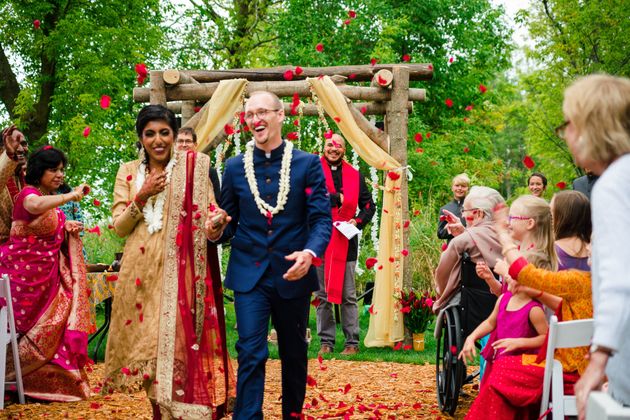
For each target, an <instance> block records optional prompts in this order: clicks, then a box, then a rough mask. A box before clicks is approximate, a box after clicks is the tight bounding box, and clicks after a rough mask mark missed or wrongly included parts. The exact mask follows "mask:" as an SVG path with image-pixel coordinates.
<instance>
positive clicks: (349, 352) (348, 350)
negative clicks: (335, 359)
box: [341, 346, 359, 356]
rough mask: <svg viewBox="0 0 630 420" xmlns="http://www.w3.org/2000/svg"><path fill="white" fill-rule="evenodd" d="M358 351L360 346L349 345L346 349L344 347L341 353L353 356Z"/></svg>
mask: <svg viewBox="0 0 630 420" xmlns="http://www.w3.org/2000/svg"><path fill="white" fill-rule="evenodd" d="M358 352H359V348H358V347H354V346H347V347H346V348H345V349H343V351H342V352H341V354H342V355H344V356H352V355H353V354H357V353H358Z"/></svg>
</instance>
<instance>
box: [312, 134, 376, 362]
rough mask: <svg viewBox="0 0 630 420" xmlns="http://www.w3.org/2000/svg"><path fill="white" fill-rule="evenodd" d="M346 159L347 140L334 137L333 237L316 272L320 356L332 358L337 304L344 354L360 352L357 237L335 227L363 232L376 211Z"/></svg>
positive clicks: (330, 148) (330, 179) (330, 158)
mask: <svg viewBox="0 0 630 420" xmlns="http://www.w3.org/2000/svg"><path fill="white" fill-rule="evenodd" d="M345 153H346V142H345V140H344V138H343V137H341V136H340V135H338V134H333V135H332V137H331V138H330V139H328V140H326V144H325V145H324V156H323V157H322V159H321V161H322V169H323V170H324V176H325V178H326V187H327V189H328V193H329V195H330V207H331V211H332V221H333V233H332V236H331V239H330V243H329V244H328V248H327V249H326V254H325V258H324V264H323V265H322V266H320V267H317V275H318V277H319V291H317V292H315V294H316V296H317V297H318V298H319V301H320V303H319V305H318V306H317V334H318V335H319V338H320V345H321V347H320V354H324V353H332V352H333V350H334V348H335V335H336V325H335V319H334V316H333V311H332V304H333V303H336V304H340V305H341V323H342V327H343V333H344V336H345V338H346V343H345V347H344V350H343V351H342V352H341V354H346V355H350V354H356V353H357V352H358V351H359V310H358V305H357V294H356V287H355V283H354V277H355V272H354V270H355V267H356V264H357V250H358V243H359V240H358V238H359V237H358V235H357V236H354V237H352V239H348V238H347V237H346V236H344V235H343V234H342V233H341V232H340V231H339V230H338V229H337V228H335V227H336V226H337V225H338V224H340V223H344V222H346V223H349V224H352V225H354V226H356V227H357V228H358V229H362V228H363V227H365V225H367V224H368V223H369V222H370V220H372V216H374V212H375V206H374V202H373V201H372V194H371V193H370V191H369V190H368V188H367V186H366V184H365V178H364V177H363V176H362V175H361V174H360V173H359V171H357V170H356V169H354V168H353V167H352V166H351V165H350V164H348V163H347V162H345V161H344V159H343V158H344V155H345Z"/></svg>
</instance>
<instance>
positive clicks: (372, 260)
mask: <svg viewBox="0 0 630 420" xmlns="http://www.w3.org/2000/svg"><path fill="white" fill-rule="evenodd" d="M377 262H378V260H377V259H376V258H374V257H370V258H368V259H366V260H365V268H367V269H368V270H370V269H371V268H372V267H374V265H375V264H376V263H377Z"/></svg>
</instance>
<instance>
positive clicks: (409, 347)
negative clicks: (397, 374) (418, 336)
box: [403, 344, 413, 351]
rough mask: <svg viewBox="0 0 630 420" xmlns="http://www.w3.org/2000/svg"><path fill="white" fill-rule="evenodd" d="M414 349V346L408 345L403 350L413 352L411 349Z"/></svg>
mask: <svg viewBox="0 0 630 420" xmlns="http://www.w3.org/2000/svg"><path fill="white" fill-rule="evenodd" d="M412 347H413V346H412V345H411V344H407V345H404V346H403V350H404V351H407V350H411V348H412Z"/></svg>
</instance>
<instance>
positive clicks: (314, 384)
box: [306, 375, 317, 387]
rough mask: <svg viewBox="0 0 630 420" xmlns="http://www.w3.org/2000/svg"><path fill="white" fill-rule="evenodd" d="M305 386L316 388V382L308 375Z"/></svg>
mask: <svg viewBox="0 0 630 420" xmlns="http://www.w3.org/2000/svg"><path fill="white" fill-rule="evenodd" d="M306 384H307V385H308V386H312V387H316V386H317V381H316V380H315V378H313V377H312V376H311V375H308V376H307V377H306Z"/></svg>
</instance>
